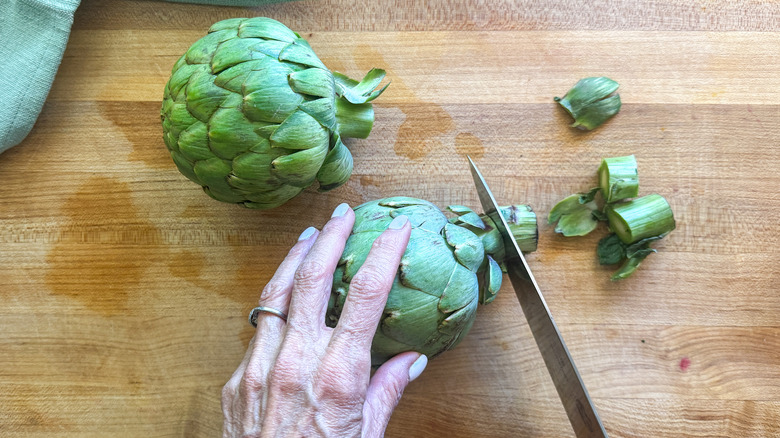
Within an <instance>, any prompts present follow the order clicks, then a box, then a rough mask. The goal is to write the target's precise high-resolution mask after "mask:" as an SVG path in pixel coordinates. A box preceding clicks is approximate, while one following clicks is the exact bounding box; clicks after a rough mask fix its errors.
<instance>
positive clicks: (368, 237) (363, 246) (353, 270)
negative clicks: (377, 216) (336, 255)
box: [339, 229, 408, 284]
mask: <svg viewBox="0 0 780 438" xmlns="http://www.w3.org/2000/svg"><path fill="white" fill-rule="evenodd" d="M382 231H384V229H383V230H380V231H364V232H362V233H357V234H352V235H351V236H349V238H348V239H347V243H346V244H345V246H344V252H343V254H348V255H347V256H346V257H345V256H342V258H341V259H340V260H339V264H340V265H342V266H344V277H343V278H342V281H343V282H344V283H347V284H348V283H351V282H352V277H354V276H355V274H357V271H358V269H360V267H361V266H363V263H364V262H365V261H366V257H368V251H369V249H370V248H371V245H372V244H373V243H374V241H375V240H376V238H377V237H379V235H380V234H382ZM407 252H408V249H407Z"/></svg>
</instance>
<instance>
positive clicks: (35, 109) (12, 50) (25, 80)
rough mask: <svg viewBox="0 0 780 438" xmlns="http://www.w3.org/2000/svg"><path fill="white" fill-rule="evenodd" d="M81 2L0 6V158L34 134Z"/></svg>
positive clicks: (38, 0) (10, 0)
mask: <svg viewBox="0 0 780 438" xmlns="http://www.w3.org/2000/svg"><path fill="white" fill-rule="evenodd" d="M79 2H80V0H2V1H0V60H2V62H0V102H1V103H0V153H2V152H3V151H5V150H6V149H8V148H10V147H11V146H15V145H17V144H19V142H21V141H22V140H23V139H24V137H26V136H27V134H28V133H29V132H30V129H32V127H33V124H35V119H37V118H38V114H39V113H40V112H41V108H42V107H43V102H44V101H45V100H46V95H47V94H49V89H50V88H51V83H52V81H53V80H54V75H55V74H56V73H57V67H59V65H60V61H61V60H62V53H63V52H64V51H65V43H66V42H67V41H68V35H69V34H70V26H71V25H72V24H73V13H74V12H75V11H76V8H77V7H78V5H79Z"/></svg>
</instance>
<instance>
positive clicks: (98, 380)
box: [0, 0, 780, 437]
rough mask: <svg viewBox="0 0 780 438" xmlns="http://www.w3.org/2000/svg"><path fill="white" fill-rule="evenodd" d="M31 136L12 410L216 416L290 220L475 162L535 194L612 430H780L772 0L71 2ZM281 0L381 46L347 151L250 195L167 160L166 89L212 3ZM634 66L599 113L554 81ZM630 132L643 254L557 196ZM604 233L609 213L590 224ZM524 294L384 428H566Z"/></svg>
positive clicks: (6, 168) (8, 193)
mask: <svg viewBox="0 0 780 438" xmlns="http://www.w3.org/2000/svg"><path fill="white" fill-rule="evenodd" d="M82 3H83V4H82V6H81V7H80V9H79V10H78V12H77V14H76V19H75V24H74V27H73V33H72V36H71V39H70V42H69V45H68V48H67V51H66V52H65V58H64V60H63V62H62V65H61V67H60V70H59V73H58V75H57V78H56V80H55V83H54V86H53V88H52V90H51V93H50V95H49V99H48V102H47V103H46V105H45V107H44V110H43V113H42V114H41V117H40V119H39V121H38V123H37V125H36V126H35V128H34V129H33V131H32V133H31V134H30V136H29V137H28V138H27V139H26V140H25V141H24V143H22V144H21V145H19V146H18V147H16V148H14V149H12V150H10V151H8V152H6V153H4V154H3V155H0V303H2V306H0V435H2V436H3V437H16V436H25V437H27V436H47V437H50V436H73V437H76V436H78V437H89V436H100V437H104V436H112V437H120V436H128V437H137V436H186V437H206V436H218V435H219V434H220V431H221V427H222V416H221V412H220V406H219V405H220V400H219V398H220V389H221V387H222V385H223V384H224V383H225V382H226V380H227V379H228V377H229V376H230V375H231V373H232V371H233V370H234V369H235V367H236V366H237V365H238V363H239V361H240V359H241V357H242V355H243V353H244V351H245V349H246V346H247V343H248V341H249V339H250V337H251V336H252V329H251V327H250V326H249V325H248V324H247V323H246V315H247V313H248V312H249V310H250V309H251V308H252V307H253V306H254V303H255V302H256V300H257V298H258V294H259V291H260V290H261V288H262V287H263V285H264V284H265V282H267V281H268V280H269V279H270V277H271V275H272V274H273V272H274V270H275V269H276V267H277V266H278V264H279V262H280V261H281V259H282V258H283V257H284V255H285V253H286V251H287V250H288V249H289V247H290V246H291V245H292V243H293V242H294V240H295V238H296V236H297V235H298V234H299V233H300V232H301V231H302V230H303V229H304V228H306V227H307V226H309V225H315V226H322V225H323V224H324V223H325V221H326V219H327V218H328V217H329V215H330V212H331V211H332V209H333V208H334V207H335V206H336V205H338V204H339V203H340V202H342V201H347V202H349V203H350V204H351V205H353V206H355V205H358V204H360V203H362V202H364V201H368V200H372V199H376V198H380V197H386V196H392V195H408V196H415V197H421V198H425V199H427V200H430V201H432V202H434V203H436V204H437V205H439V206H442V207H444V206H446V205H448V204H453V203H457V204H465V205H470V206H472V207H477V206H478V203H477V198H476V193H475V191H474V189H473V186H472V182H471V177H470V175H469V172H468V168H467V165H466V160H465V156H466V155H467V154H468V155H470V156H471V157H473V158H474V159H475V161H476V162H477V164H478V165H479V166H480V167H481V169H482V171H483V173H484V174H485V176H486V178H487V180H488V182H489V183H490V184H491V186H492V188H493V190H494V191H495V193H496V196H497V197H498V198H499V200H500V202H502V203H529V204H531V205H532V206H533V207H534V208H535V210H536V211H537V213H538V214H539V217H540V218H541V219H542V220H541V221H540V242H539V250H538V251H537V252H536V253H534V254H532V255H530V256H529V263H530V266H531V267H532V269H533V271H534V273H535V274H536V276H537V279H538V281H539V283H540V284H541V286H542V289H543V291H544V293H545V296H546V299H547V301H548V304H549V307H550V309H551V310H552V312H553V314H554V315H555V318H556V320H557V322H558V324H559V327H560V329H561V331H562V333H563V336H564V337H565V339H566V340H567V342H568V344H569V347H570V349H571V352H572V355H573V357H574V359H575V360H576V362H577V364H578V366H579V369H580V372H581V374H582V376H583V379H584V381H585V383H586V384H587V385H588V389H589V390H590V394H591V395H592V397H593V399H594V401H595V403H596V405H597V407H598V409H599V410H600V412H601V415H602V418H603V421H604V424H605V425H606V428H607V430H608V431H609V433H610V435H611V436H613V437H649V436H659V437H680V436H691V437H694V436H695V437H777V436H780V425H778V418H780V287H779V286H778V284H780V275H778V269H777V256H778V249H777V248H778V244H779V243H780V242H778V235H780V226H778V217H780V195H778V193H780V191H778V187H779V186H780V176H778V169H779V168H780V147H779V146H778V138H780V129H778V122H777V121H778V119H780V106H779V105H778V102H780V56H778V48H779V47H780V4H779V3H777V2H766V1H757V0H740V1H726V0H723V1H696V2H676V1H667V0H657V1H634V0H615V1H604V2H595V3H592V2H584V1H574V2H558V1H552V0H547V1H530V0H526V1H511V0H496V1H481V2H469V1H466V0H431V1H413V0H365V1H361V2H356V3H357V4H353V3H355V2H350V1H348V0H312V1H300V2H289V3H284V4H279V5H273V6H264V7H257V8H254V9H245V10H242V9H237V8H219V7H208V6H195V5H183V4H169V3H161V2H153V1H118V0H115V1H109V0H83V2H82ZM260 15H263V16H269V17H272V18H275V19H278V20H281V21H282V22H284V23H286V24H288V25H289V26H290V27H291V28H292V29H294V30H297V31H298V32H300V33H301V35H303V36H304V37H305V38H307V39H308V40H309V42H310V43H311V45H312V46H313V47H314V49H315V51H316V52H317V54H318V55H320V57H321V58H322V59H323V61H324V62H325V64H327V65H328V66H329V67H330V68H331V69H335V70H339V71H342V72H344V73H347V74H349V75H350V76H353V77H361V76H362V75H363V74H364V73H365V72H366V71H367V70H369V69H370V68H371V67H381V68H384V69H387V70H388V72H389V78H390V80H391V81H392V85H391V86H390V88H388V90H387V92H386V93H385V94H384V95H383V96H381V98H380V99H378V100H377V101H376V104H375V108H376V124H375V129H374V131H373V133H372V134H371V137H370V138H369V139H367V140H361V141H350V142H349V143H348V146H349V147H350V149H351V150H352V152H353V154H354V156H355V170H354V173H353V175H352V178H351V179H350V181H349V182H348V183H347V184H346V185H345V186H344V187H342V188H340V189H338V190H335V191H333V192H330V193H328V194H317V193H315V191H313V190H308V191H306V192H305V193H304V194H303V195H301V196H300V197H298V198H296V199H295V200H293V201H292V202H290V203H288V204H286V205H285V206H284V207H282V208H278V209H276V210H272V211H266V212H261V211H251V210H247V209H243V208H240V207H237V206H234V205H228V204H223V203H219V202H216V201H213V200H212V199H210V198H208V197H207V196H206V195H205V194H204V193H203V192H202V191H201V190H200V188H199V187H197V186H196V185H194V184H193V183H191V182H189V181H187V180H186V179H185V178H184V177H183V176H182V175H180V174H179V172H178V171H177V170H176V169H175V167H174V165H173V163H172V161H171V160H170V158H169V156H168V154H167V152H166V150H165V147H164V145H163V142H162V139H161V128H160V120H159V107H160V101H161V96H162V89H163V85H164V84H165V82H166V80H167V77H168V74H169V72H170V69H171V66H172V65H173V63H174V61H175V60H176V59H177V57H178V56H179V55H180V54H181V53H183V52H184V50H186V49H187V47H188V46H189V45H190V44H191V43H192V42H194V41H195V40H196V39H198V38H199V37H200V36H202V35H203V34H204V33H205V31H206V29H207V28H208V27H209V26H210V24H211V23H213V22H215V21H217V20H220V19H223V18H230V17H236V16H260ZM599 75H605V76H609V77H611V78H613V79H615V80H617V81H618V82H619V83H620V84H621V88H620V94H621V97H622V100H623V109H622V111H621V112H620V114H619V115H618V116H617V117H615V118H614V119H613V120H612V121H610V122H609V123H607V124H606V125H605V126H602V127H601V128H600V129H598V130H596V131H594V132H587V133H584V132H579V131H576V130H572V129H570V128H568V126H567V124H568V123H569V120H568V118H567V116H566V115H565V113H564V112H563V111H562V110H561V109H560V108H558V107H556V104H554V102H553V101H552V98H553V96H556V95H557V96H560V95H562V94H563V93H565V92H566V91H567V90H568V89H569V88H570V87H571V86H572V85H573V84H574V83H575V82H576V81H577V80H578V79H580V78H582V77H586V76H599ZM627 154H635V155H636V156H637V159H638V162H639V170H640V175H641V186H640V191H641V193H643V194H649V193H653V192H656V193H660V194H662V195H664V196H665V197H667V199H669V201H670V203H671V205H672V207H673V209H674V212H675V216H676V218H677V224H678V227H677V229H676V230H675V231H674V232H673V233H672V234H671V235H670V236H669V237H668V238H667V239H664V241H662V242H661V244H660V245H659V253H658V254H656V255H652V256H650V257H649V258H648V259H647V261H646V262H645V263H644V264H643V266H642V267H641V269H640V270H639V271H638V272H637V273H636V274H635V275H634V276H633V277H632V278H630V279H628V280H625V281H622V282H617V283H614V282H610V281H609V275H610V273H611V271H612V268H609V267H601V266H599V265H598V263H597V261H596V257H595V244H596V242H597V240H598V238H599V237H600V236H601V235H603V234H604V230H603V229H602V230H599V232H597V233H594V234H593V235H592V236H588V237H585V238H571V239H566V238H563V237H560V236H558V235H556V234H555V233H554V232H553V227H551V226H549V225H547V224H546V223H545V221H544V218H546V215H547V213H548V212H549V210H550V208H551V207H552V206H553V205H554V204H555V202H556V201H557V200H559V199H560V198H562V197H564V196H566V195H568V194H570V193H574V192H576V191H581V190H585V189H588V188H589V187H591V186H593V185H594V184H595V171H596V168H597V166H598V164H599V161H600V159H601V158H602V157H608V156H619V155H627ZM597 234H598V235H597ZM570 435H571V429H570V426H569V425H568V422H567V420H566V417H565V415H564V411H563V409H562V407H561V405H560V402H559V401H558V398H557V395H556V393H555V390H554V387H553V385H552V382H551V381H550V378H549V376H548V374H547V371H546V369H545V368H544V364H543V362H542V359H541V356H540V355H539V352H538V350H537V347H536V345H535V343H534V341H533V339H532V337H531V335H530V332H529V330H528V328H527V325H526V323H525V320H524V317H523V315H522V313H521V311H520V308H519V305H518V304H517V301H516V298H515V297H514V294H513V293H512V290H511V287H510V286H509V285H505V286H504V289H503V290H502V291H501V293H500V295H499V297H498V299H497V300H496V301H495V302H494V303H493V304H491V305H489V306H486V307H484V308H482V309H480V311H479V316H478V319H477V322H476V323H475V325H474V328H473V330H472V333H471V334H470V335H469V337H468V338H467V339H466V340H465V341H464V342H463V343H462V344H461V345H460V346H459V347H458V348H457V349H455V350H454V351H451V352H448V353H446V354H445V355H443V356H441V357H440V358H437V359H436V360H434V361H432V362H431V363H430V364H429V367H428V369H427V370H426V371H425V373H424V374H423V375H422V376H421V377H420V379H419V380H417V381H415V382H414V383H413V384H412V385H411V386H410V387H409V388H408V390H407V392H406V394H405V395H404V397H403V399H402V401H401V403H400V406H399V407H398V409H397V410H396V413H395V415H394V417H393V419H392V421H391V424H390V426H389V429H388V432H387V436H388V437H407V436H419V437H439V436H447V437H488V436H490V437H494V436H500V437H504V436H507V437H508V436H512V437H563V436H570Z"/></svg>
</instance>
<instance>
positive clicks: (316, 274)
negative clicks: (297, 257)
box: [295, 259, 328, 288]
mask: <svg viewBox="0 0 780 438" xmlns="http://www.w3.org/2000/svg"><path fill="white" fill-rule="evenodd" d="M327 271H328V268H327V267H326V266H325V263H323V262H322V261H320V260H316V259H307V260H304V261H303V263H301V266H300V267H299V268H298V270H297V271H295V284H296V285H298V286H299V287H302V288H308V287H313V286H317V285H319V284H322V283H323V282H324V281H325V280H326V279H327V276H328V273H327Z"/></svg>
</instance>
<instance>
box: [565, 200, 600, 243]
mask: <svg viewBox="0 0 780 438" xmlns="http://www.w3.org/2000/svg"><path fill="white" fill-rule="evenodd" d="M583 207H585V208H581V209H578V210H576V211H574V212H572V213H569V214H564V215H563V216H561V219H560V220H559V221H558V225H557V226H556V227H555V232H556V233H561V234H563V235H564V236H566V237H570V236H585V235H586V234H588V233H590V232H591V231H593V230H595V229H596V226H597V225H598V224H599V221H598V220H597V219H596V218H594V217H593V214H591V212H592V210H595V204H593V206H592V209H591V208H590V206H589V205H588V204H585V205H584V206H583Z"/></svg>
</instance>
